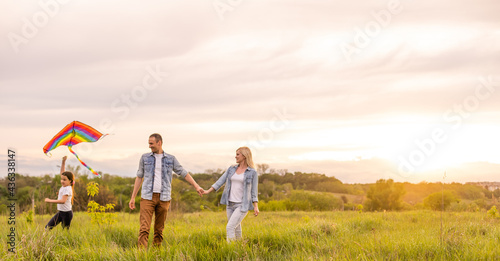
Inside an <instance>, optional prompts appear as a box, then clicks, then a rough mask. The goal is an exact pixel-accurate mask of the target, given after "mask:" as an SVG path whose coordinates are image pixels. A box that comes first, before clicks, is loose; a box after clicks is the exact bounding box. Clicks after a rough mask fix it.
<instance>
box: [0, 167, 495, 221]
mask: <svg viewBox="0 0 500 261" xmlns="http://www.w3.org/2000/svg"><path fill="white" fill-rule="evenodd" d="M67 170H69V171H72V172H73V173H74V174H75V176H76V183H75V186H74V190H75V198H74V204H73V210H74V211H87V207H88V204H89V202H90V201H91V197H90V196H89V195H87V185H88V184H89V183H90V182H92V181H93V182H96V183H98V184H99V194H98V195H97V196H95V197H94V198H92V200H94V201H95V202H97V203H99V204H101V205H106V204H115V209H114V210H115V211H126V212H137V211H138V207H139V200H140V195H139V196H138V197H137V198H136V199H135V200H136V206H137V208H136V209H135V210H133V211H131V210H130V209H129V208H128V202H129V200H130V195H131V194H132V189H133V184H134V180H135V177H121V176H118V175H110V174H102V178H94V177H92V176H90V175H89V174H86V173H83V172H82V171H81V168H80V166H77V167H74V166H69V165H68V166H67ZM258 171H259V173H263V174H260V176H259V208H260V209H261V210H262V211H287V210H288V211H313V210H315V211H333V210H355V211H382V210H388V211H391V210H412V209H424V208H427V209H432V210H452V211H479V210H483V209H486V210H487V209H490V208H491V207H492V206H497V207H500V205H499V204H498V201H497V200H498V198H499V197H500V190H498V189H497V190H495V191H493V192H492V191H488V190H487V189H485V188H483V187H480V186H477V185H472V184H461V183H449V184H443V183H427V182H421V183H418V184H412V183H398V182H394V181H393V180H390V179H389V180H384V179H381V180H378V181H377V182H376V183H373V184H345V183H342V182H341V181H340V180H338V179H337V178H335V177H328V176H326V175H324V174H318V173H303V172H294V173H290V172H288V171H286V170H274V169H269V167H268V165H266V164H259V165H258ZM223 172H224V170H223V169H208V170H206V171H205V172H204V173H198V174H193V175H192V176H193V178H194V179H195V180H196V181H197V182H198V184H199V185H200V186H202V187H203V188H205V189H208V188H209V187H210V186H211V185H212V184H213V183H214V182H215V181H216V180H217V179H218V178H219V177H220V176H221V175H222V174H223ZM7 183H8V180H7V179H6V178H4V179H0V213H1V214H5V213H6V211H7V205H8V203H9V202H8V191H7ZM16 187H17V191H16V193H15V194H16V198H17V200H16V205H17V206H18V209H20V211H29V210H34V213H36V214H51V213H54V212H55V211H56V206H55V204H48V203H45V201H44V199H45V198H55V197H56V196H57V192H58V190H59V188H60V187H61V183H60V175H44V176H41V177H32V176H26V175H20V174H16ZM221 195H222V189H221V190H219V192H217V193H211V194H208V195H205V196H204V197H203V198H200V197H199V196H198V194H197V193H196V191H194V190H193V189H192V187H191V186H190V185H189V184H188V183H187V182H185V181H184V180H183V179H181V178H177V176H176V175H174V178H173V179H172V204H171V211H178V212H196V211H220V210H223V209H224V207H223V206H221V205H220V204H219V201H220V197H221Z"/></svg>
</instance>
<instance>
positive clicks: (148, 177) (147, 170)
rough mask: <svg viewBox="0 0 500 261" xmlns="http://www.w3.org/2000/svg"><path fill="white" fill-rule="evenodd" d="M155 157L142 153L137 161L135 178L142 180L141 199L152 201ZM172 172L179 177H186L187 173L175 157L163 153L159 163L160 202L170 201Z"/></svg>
mask: <svg viewBox="0 0 500 261" xmlns="http://www.w3.org/2000/svg"><path fill="white" fill-rule="evenodd" d="M155 166H156V157H155V156H154V154H153V153H152V152H150V153H144V154H142V156H141V160H140V161H139V169H138V170H137V177H139V178H144V181H143V183H142V190H141V197H142V198H143V199H147V200H152V199H153V185H154V183H155V181H154V180H155ZM172 171H174V172H175V173H176V174H177V175H180V176H181V177H183V178H184V177H186V175H187V173H188V172H187V171H186V170H185V169H184V168H182V166H181V164H180V163H179V162H178V161H177V159H176V158H175V156H173V155H170V154H167V153H165V152H163V157H162V161H161V192H160V200H161V201H170V200H171V199H172V197H171V191H172Z"/></svg>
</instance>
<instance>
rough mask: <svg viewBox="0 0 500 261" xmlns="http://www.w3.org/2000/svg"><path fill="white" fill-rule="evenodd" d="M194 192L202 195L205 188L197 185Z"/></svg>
mask: <svg viewBox="0 0 500 261" xmlns="http://www.w3.org/2000/svg"><path fill="white" fill-rule="evenodd" d="M196 192H198V195H200V197H203V195H204V194H205V190H204V189H203V188H201V187H198V188H197V189H196Z"/></svg>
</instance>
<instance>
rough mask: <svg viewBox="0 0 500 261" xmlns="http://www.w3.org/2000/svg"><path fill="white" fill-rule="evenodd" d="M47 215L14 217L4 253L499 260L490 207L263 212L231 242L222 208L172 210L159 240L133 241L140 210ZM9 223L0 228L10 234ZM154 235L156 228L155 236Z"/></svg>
mask: <svg viewBox="0 0 500 261" xmlns="http://www.w3.org/2000/svg"><path fill="white" fill-rule="evenodd" d="M49 219H50V216H48V215H45V216H36V217H35V219H34V222H33V223H31V224H28V223H26V221H25V219H24V218H23V217H22V216H21V217H18V218H17V221H18V223H17V227H16V229H17V231H18V233H19V234H18V238H17V254H15V255H13V254H8V253H7V251H6V249H7V247H6V237H5V236H2V238H1V240H0V241H1V244H2V246H3V247H2V249H1V252H0V255H1V256H2V257H3V258H2V260H311V259H313V260H316V259H318V260H422V259H424V260H498V259H500V248H499V247H498V245H499V243H500V228H499V220H498V219H492V218H488V216H487V215H486V213H469V212H461V213H452V212H445V213H444V214H443V229H444V231H443V234H444V235H443V240H441V235H440V213H439V212H432V211H413V212H387V213H382V212H379V213H358V212H261V214H260V215H259V217H253V216H251V215H248V216H247V217H246V218H245V220H244V221H243V224H242V226H243V236H244V239H243V240H242V241H238V242H234V243H230V244H228V243H226V241H225V225H226V217H225V213H224V212H215V213H214V212H201V213H194V214H169V217H168V218H167V222H166V226H165V231H164V241H163V244H162V246H161V247H159V248H154V247H150V248H149V249H147V250H141V249H138V248H137V247H136V243H137V236H138V230H139V216H138V214H125V213H122V214H118V219H119V222H118V223H117V224H113V225H107V226H101V227H99V226H98V225H95V224H92V223H91V222H90V218H89V217H88V216H87V215H86V214H85V213H75V216H74V218H73V222H72V225H71V228H70V230H69V231H66V230H63V229H62V228H61V227H60V226H58V227H56V228H54V229H53V230H51V231H45V229H44V226H45V224H46V222H47V221H48V220H49ZM8 229H9V227H8V226H2V227H1V228H0V232H1V234H2V235H7V234H8V232H7V230H8ZM150 238H151V239H150V243H151V241H152V233H151V235H150Z"/></svg>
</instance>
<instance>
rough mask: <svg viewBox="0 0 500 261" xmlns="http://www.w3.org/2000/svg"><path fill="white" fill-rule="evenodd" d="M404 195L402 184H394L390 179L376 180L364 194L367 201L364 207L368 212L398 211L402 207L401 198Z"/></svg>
mask: <svg viewBox="0 0 500 261" xmlns="http://www.w3.org/2000/svg"><path fill="white" fill-rule="evenodd" d="M405 193H406V191H405V189H404V187H403V184H397V183H394V181H393V180H392V179H389V180H384V179H380V180H377V183H375V184H374V185H371V186H370V188H369V189H368V192H367V193H366V197H367V198H368V200H367V201H366V202H365V206H366V208H367V209H368V210H371V211H376V210H399V209H401V207H402V203H403V200H402V197H403V195H404V194H405Z"/></svg>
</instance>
